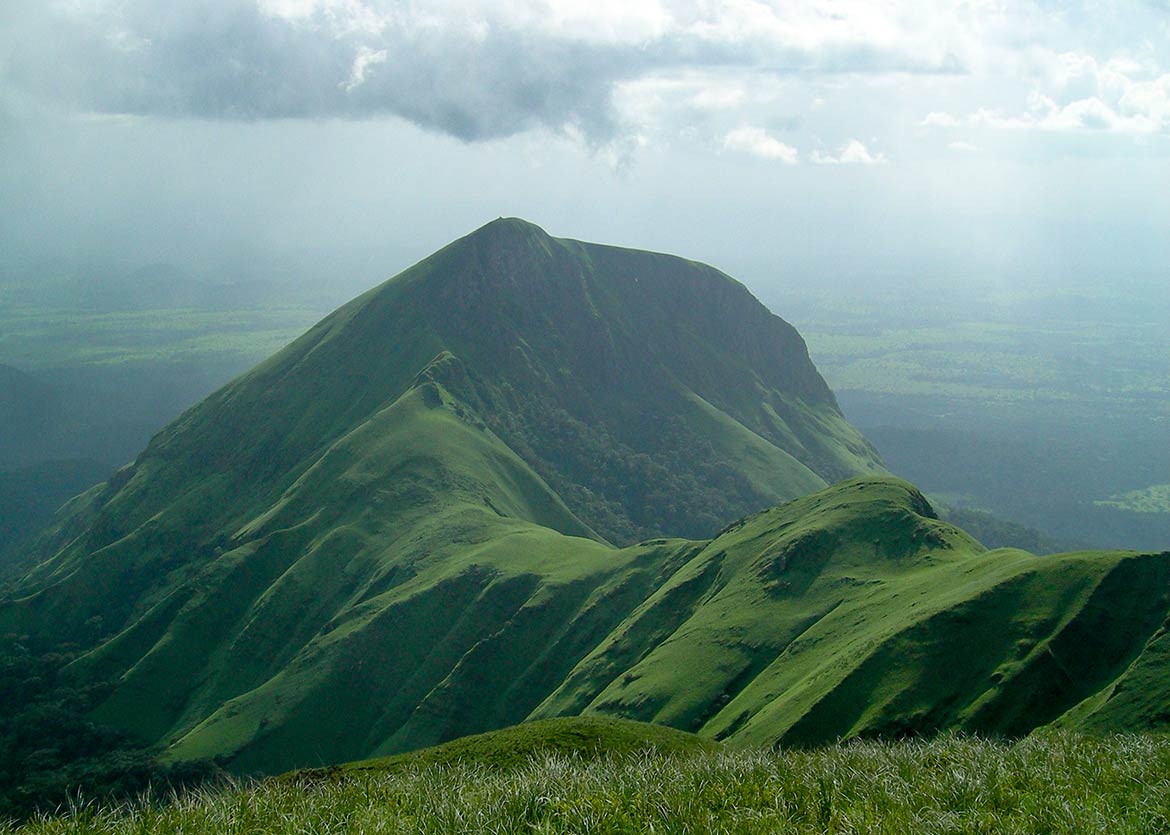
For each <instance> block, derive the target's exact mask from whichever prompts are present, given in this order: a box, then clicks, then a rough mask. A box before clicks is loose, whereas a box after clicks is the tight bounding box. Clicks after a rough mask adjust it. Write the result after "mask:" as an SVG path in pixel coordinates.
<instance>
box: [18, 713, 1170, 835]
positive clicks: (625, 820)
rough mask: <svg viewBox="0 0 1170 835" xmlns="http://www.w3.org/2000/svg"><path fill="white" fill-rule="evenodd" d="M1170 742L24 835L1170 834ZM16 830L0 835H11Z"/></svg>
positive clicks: (283, 797) (514, 791) (103, 823)
mask: <svg viewBox="0 0 1170 835" xmlns="http://www.w3.org/2000/svg"><path fill="white" fill-rule="evenodd" d="M1167 798H1170V741H1167V740H1166V739H1165V738H1160V737H1113V738H1107V739H1085V738H1079V737H1075V736H1067V735H1056V736H1048V737H1044V738H1037V739H1029V740H1025V741H1023V742H1018V743H1015V744H1005V743H997V742H990V741H984V740H978V739H969V738H962V737H955V736H945V737H942V738H938V739H935V740H932V741H929V742H924V741H911V742H900V743H893V744H891V743H878V742H863V743H852V744H848V745H843V746H835V747H830V748H825V749H821V750H817V751H806V752H802V751H783V752H780V753H770V754H769V753H756V752H745V751H722V750H719V751H711V752H694V753H681V754H679V753H664V752H661V751H649V752H643V753H635V754H618V755H611V756H605V757H601V758H593V757H578V756H572V755H568V754H565V753H561V752H555V753H544V754H538V755H536V756H533V757H532V758H531V759H528V760H526V761H524V762H519V763H516V764H514V765H511V766H510V767H503V768H501V767H496V766H495V765H494V764H493V763H491V762H490V761H488V762H486V763H484V762H477V761H475V760H474V759H473V758H472V759H469V760H467V761H460V762H455V763H443V764H430V763H428V764H423V763H422V762H419V763H415V764H412V765H410V766H408V767H404V768H393V769H360V770H338V771H335V772H332V773H330V774H329V775H315V776H312V777H311V778H309V779H304V780H300V781H297V780H290V779H287V778H282V779H276V780H268V781H265V782H262V783H258V784H256V783H243V784H241V785H238V786H236V787H233V788H228V789H220V790H203V791H197V792H193V793H184V794H181V795H179V796H177V797H174V798H171V799H168V798H165V797H164V798H160V800H159V801H158V802H147V803H138V804H127V805H123V806H114V807H111V806H98V805H95V804H92V803H91V804H85V803H81V804H75V805H74V806H73V807H72V808H71V809H70V810H68V811H66V812H64V813H63V814H60V815H57V816H49V817H42V818H38V819H35V820H32V821H30V822H28V823H27V824H26V825H25V826H23V827H16V828H12V829H9V830H8V831H9V832H12V833H21V834H22V835H52V833H77V835H83V834H84V833H94V835H97V833H110V835H116V834H120V833H126V835H129V833H137V832H151V833H156V835H170V833H176V835H177V833H180V832H182V833H187V835H192V834H194V835H199V833H207V834H208V835H212V833H214V834H215V835H219V833H224V832H269V833H294V832H316V833H322V835H328V833H342V832H345V833H352V832H413V833H456V832H458V833H489V832H490V833H517V835H520V833H531V832H547V833H566V832H596V833H602V832H604V833H615V835H616V833H646V832H663V833H700V832H701V833H708V832H721V833H737V835H741V834H742V835H751V834H752V833H761V835H763V833H768V834H769V835H771V833H775V832H786V833H787V832H791V833H797V834H799V833H808V835H813V834H814V833H815V834H816V835H821V834H822V833H856V834H857V835H917V833H927V832H929V833H934V835H974V833H996V835H1086V833H1109V835H1149V833H1154V832H1164V831H1166V830H1167V828H1168V827H1170V801H1168V800H1167ZM0 831H3V830H0Z"/></svg>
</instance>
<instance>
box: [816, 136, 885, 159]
mask: <svg viewBox="0 0 1170 835" xmlns="http://www.w3.org/2000/svg"><path fill="white" fill-rule="evenodd" d="M809 159H810V160H812V161H813V163H815V164H816V165H884V164H885V163H886V162H888V161H889V160H887V159H886V157H885V155H884V154H881V153H877V154H874V153H872V152H870V150H869V149H868V148H866V147H865V144H864V143H862V142H861V141H859V140H857V139H850V140H849V141H848V142H847V143H845V147H843V148H842V149H841V153H839V154H837V155H836V156H833V155H832V154H823V153H821V152H820V151H813V152H812V154H811V155H810V156H809Z"/></svg>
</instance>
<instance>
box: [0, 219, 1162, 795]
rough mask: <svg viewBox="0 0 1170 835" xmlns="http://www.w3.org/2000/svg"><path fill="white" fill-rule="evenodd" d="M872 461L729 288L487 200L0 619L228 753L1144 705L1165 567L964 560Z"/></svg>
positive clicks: (770, 323)
mask: <svg viewBox="0 0 1170 835" xmlns="http://www.w3.org/2000/svg"><path fill="white" fill-rule="evenodd" d="M875 470H877V471H880V465H879V464H878V462H877V459H876V457H875V455H874V453H873V451H872V449H871V448H870V447H869V446H868V444H867V443H866V442H865V441H864V439H863V438H861V436H860V435H858V434H857V433H856V432H855V431H854V430H853V429H852V428H851V427H849V425H848V424H847V423H846V422H845V420H844V418H842V417H841V415H840V412H839V411H838V410H837V408H836V405H835V402H834V400H833V397H832V395H831V393H830V392H829V391H828V389H827V387H826V386H825V385H824V382H823V381H822V380H821V378H820V377H819V375H818V374H817V373H816V370H815V369H814V368H813V367H812V365H811V363H809V361H808V357H807V354H806V352H805V350H804V345H803V342H802V341H801V340H800V337H799V336H798V335H796V333H795V331H793V330H792V329H791V328H790V327H789V326H787V325H786V324H785V323H783V322H782V321H781V320H779V319H777V318H776V317H774V316H772V315H771V314H770V313H768V312H767V311H766V310H765V309H764V308H763V307H762V306H760V305H759V303H758V302H756V301H755V300H754V299H753V298H752V297H751V296H750V294H748V293H747V291H746V290H744V288H743V287H741V286H740V285H738V284H737V283H735V282H734V281H732V280H731V279H729V278H727V277H726V276H723V275H722V274H720V273H718V272H716V271H714V270H712V269H711V268H709V267H704V266H702V265H697V264H693V263H691V262H686V261H682V260H681V259H676V258H671V257H668V256H658V255H652V254H648V253H638V252H631V251H628V250H617V249H613V248H609V247H599V246H593V245H586V244H579V243H577V242H573V241H560V240H556V239H552V238H549V237H548V236H546V235H544V233H543V232H541V231H540V230H539V229H536V227H533V226H531V225H529V224H525V223H523V222H521V221H498V222H496V223H493V224H490V225H489V226H488V227H485V228H484V229H482V230H480V231H479V232H476V233H474V234H473V235H471V236H469V237H467V238H465V239H462V240H461V241H458V242H456V243H454V244H452V245H451V246H449V247H447V248H446V249H444V250H442V251H440V252H439V253H437V254H436V255H435V256H433V257H432V258H430V259H427V260H426V261H424V262H422V263H421V264H419V265H418V266H416V267H415V268H412V269H411V270H409V271H407V272H406V273H404V274H402V275H401V276H399V277H397V278H396V279H393V280H391V281H390V282H388V283H386V284H385V285H383V286H381V287H379V288H376V289H375V290H372V291H370V292H369V293H367V294H366V295H364V296H362V297H360V298H358V299H356V300H355V301H354V302H352V303H351V304H349V305H347V306H346V307H344V308H342V309H340V310H339V311H337V312H336V313H335V314H333V315H332V316H330V317H328V318H327V319H325V320H324V321H322V322H321V323H320V324H319V325H317V326H316V327H315V328H313V329H312V330H311V331H309V332H308V333H307V334H306V335H305V336H304V337H302V338H301V339H300V340H298V341H297V342H295V343H293V344H292V345H291V346H289V348H287V349H286V350H284V351H282V352H281V353H279V354H277V355H276V356H274V357H273V358H272V359H270V360H268V361H267V362H265V363H263V364H262V365H260V366H258V367H257V368H256V369H254V370H253V371H252V372H250V373H249V374H247V375H245V376H244V377H241V378H240V379H239V380H237V381H235V382H234V383H232V384H230V385H229V386H227V387H225V388H224V389H222V390H220V391H219V392H217V393H216V394H214V395H212V396H211V397H209V398H208V399H207V400H206V401H204V402H203V403H202V404H200V405H199V406H197V407H195V408H193V409H192V410H190V411H189V412H187V413H186V414H185V415H183V416H182V417H181V418H179V419H178V420H177V421H176V422H174V423H173V424H172V425H170V426H169V427H167V428H166V429H165V430H163V432H161V433H160V434H159V435H158V436H157V437H156V438H155V439H154V440H153V441H152V442H151V444H150V446H149V447H148V448H147V449H146V450H145V451H144V452H143V453H142V454H141V455H140V456H138V458H137V460H136V461H135V462H134V463H133V464H132V465H130V466H129V467H127V468H125V469H124V470H122V471H120V472H119V473H118V474H117V475H116V476H115V477H114V478H113V479H112V480H111V481H110V482H109V483H108V484H106V485H105V486H103V487H99V488H96V489H94V490H91V491H90V492H89V493H87V494H84V495H83V496H81V497H79V498H77V499H76V500H74V501H73V502H72V503H71V504H70V506H68V507H67V508H66V510H65V512H64V513H62V514H61V515H60V516H59V517H58V519H57V522H56V526H55V528H54V529H52V530H50V531H48V532H46V533H45V534H44V535H43V536H42V537H41V539H40V540H39V543H40V546H39V547H41V548H42V549H43V551H42V552H41V553H42V560H41V562H39V563H38V564H37V565H36V567H35V568H33V569H32V570H31V571H30V572H29V573H28V574H27V575H26V576H25V577H24V578H23V580H22V581H21V583H20V584H19V585H18V586H17V588H16V591H15V596H14V597H12V598H10V599H8V600H5V601H0V634H8V633H16V634H27V635H29V636H30V643H31V644H33V645H36V644H37V643H38V642H39V643H40V645H42V646H45V647H48V646H52V645H54V644H56V643H57V642H60V641H62V640H67V641H75V642H77V643H79V644H81V645H82V646H83V647H87V648H89V649H90V651H89V652H88V653H86V654H85V655H83V656H82V657H81V658H80V659H79V660H77V661H76V662H74V664H73V668H72V669H73V672H74V673H75V674H76V675H77V676H78V677H79V679H80V680H83V681H94V680H98V681H110V682H113V683H114V688H113V691H112V695H110V697H109V698H108V699H107V700H106V701H105V702H104V704H102V705H101V707H100V708H99V709H98V710H97V714H96V717H95V718H97V719H98V720H100V721H103V722H107V723H110V724H113V725H115V726H118V727H120V728H124V729H126V730H128V731H131V732H132V733H134V734H136V735H137V736H138V737H139V738H140V739H141V740H142V741H143V742H146V743H152V744H155V743H157V744H159V745H161V746H162V747H163V748H164V749H165V751H166V753H167V756H169V757H171V758H173V759H187V758H202V757H213V756H214V757H219V758H221V760H222V761H223V762H224V763H225V764H226V765H227V766H228V767H229V768H231V769H233V770H235V771H238V772H248V771H253V770H260V771H268V772H272V771H282V770H285V769H288V768H292V767H296V766H312V765H320V764H328V763H337V762H344V761H350V760H355V759H360V758H367V757H372V756H387V755H392V754H395V753H399V752H403V751H408V750H411V749H416V748H420V747H425V746H429V745H434V744H436V743H441V742H444V741H447V740H450V739H453V738H455V737H459V736H463V735H466V734H471V733H477V732H482V731H488V730H491V729H494V728H499V727H502V726H505V725H511V724H515V723H517V722H520V721H522V720H524V719H527V718H537V717H555V716H561V715H573V714H587V715H612V716H623V717H628V718H634V719H642V720H652V721H654V722H657V723H660V724H665V725H671V726H674V727H677V728H682V729H685V730H689V731H695V732H698V733H699V734H700V735H701V736H703V737H705V738H710V739H732V740H742V741H744V742H749V743H752V744H764V743H772V742H775V741H777V740H779V741H781V742H784V743H802V744H803V743H814V742H822V741H827V740H832V739H835V738H837V737H839V736H846V737H848V736H856V735H870V734H884V735H899V734H906V733H916V732H929V731H933V730H937V729H942V728H950V727H960V728H968V729H973V730H979V731H995V732H1004V733H1010V734H1022V733H1027V732H1029V731H1031V730H1033V729H1034V728H1036V727H1038V726H1042V725H1045V724H1047V723H1049V722H1062V723H1065V724H1070V725H1073V726H1081V725H1092V726H1094V727H1104V728H1128V727H1148V726H1158V725H1160V724H1163V723H1164V721H1165V717H1164V715H1163V714H1162V713H1161V712H1160V711H1161V708H1160V707H1159V705H1160V704H1164V703H1165V702H1164V701H1161V702H1159V699H1160V698H1161V696H1160V694H1161V693H1162V692H1164V689H1165V688H1163V689H1159V688H1160V687H1162V685H1161V684H1160V682H1161V681H1162V680H1163V679H1164V678H1165V676H1164V675H1162V673H1161V672H1160V671H1161V670H1165V665H1164V664H1163V663H1162V660H1161V659H1162V655H1161V654H1160V653H1162V652H1163V651H1164V650H1163V644H1164V638H1163V637H1162V633H1161V631H1160V630H1161V629H1162V627H1163V624H1164V622H1165V620H1166V617H1167V607H1168V599H1167V588H1168V587H1170V583H1168V582H1167V581H1168V580H1170V555H1166V554H1162V555H1144V556H1143V555H1137V554H1123V553H1094V554H1075V555H1064V556H1056V557H1043V558H1040V557H1034V556H1032V555H1029V554H1025V553H1023V552H1018V551H995V552H986V551H985V550H984V549H983V548H982V547H981V546H980V545H979V544H978V543H977V542H975V541H974V540H973V539H971V538H970V537H969V536H967V535H966V534H964V533H963V532H961V531H959V530H958V529H956V528H954V527H952V526H949V525H947V524H945V523H942V522H940V521H938V520H937V519H936V518H934V513H933V511H932V509H931V508H930V506H929V504H928V503H927V502H926V500H925V499H924V498H923V497H922V495H921V494H920V493H919V492H918V491H917V490H915V489H914V488H913V487H912V486H910V485H909V484H906V483H905V482H901V481H898V480H896V479H892V478H889V477H885V476H883V475H880V474H877V475H872V474H871V475H863V476H859V477H856V478H854V479H852V480H846V481H843V482H840V483H836V484H834V485H833V486H831V487H826V486H825V482H826V481H835V480H836V479H838V478H839V477H840V476H844V475H856V474H858V473H865V472H870V471H875ZM817 488H820V489H819V490H818V489H817ZM812 490H817V492H813V493H811V495H806V496H804V497H803V498H798V499H795V500H794V501H791V502H789V503H787V504H783V505H781V506H779V507H775V508H774V509H772V510H767V511H764V512H759V513H756V514H755V515H752V516H749V517H747V518H745V519H743V520H742V521H741V522H738V523H735V524H733V525H731V526H730V527H728V528H727V529H725V530H724V531H723V532H722V533H719V534H718V535H717V536H714V538H710V539H708V538H692V539H669V538H661V537H655V538H650V539H646V540H644V541H642V542H640V543H637V544H632V545H626V546H625V547H617V545H616V544H615V543H614V540H620V539H621V538H622V537H621V536H619V534H622V533H623V532H625V534H629V533H630V532H633V531H643V532H644V531H645V530H647V529H654V530H657V529H658V528H665V529H668V530H677V531H678V532H680V533H687V534H690V535H691V536H695V531H710V532H711V533H714V530H713V529H714V528H715V527H717V526H716V525H714V524H713V523H712V521H711V520H714V519H715V518H719V517H722V518H723V519H725V520H726V519H729V518H734V517H735V514H733V513H731V512H729V509H731V508H739V509H740V511H742V510H743V509H745V508H752V509H755V508H758V507H763V506H766V505H769V504H773V503H774V502H775V501H777V500H779V499H784V498H792V497H794V496H798V495H802V494H806V493H809V491H812ZM675 523H678V524H679V528H677V529H676V528H672V527H671V526H672V525H673V524H675ZM708 535H709V534H708ZM618 544H620V543H618Z"/></svg>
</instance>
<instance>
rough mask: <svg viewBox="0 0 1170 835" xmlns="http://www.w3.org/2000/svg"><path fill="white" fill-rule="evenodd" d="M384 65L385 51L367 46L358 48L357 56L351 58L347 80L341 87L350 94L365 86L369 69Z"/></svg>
mask: <svg viewBox="0 0 1170 835" xmlns="http://www.w3.org/2000/svg"><path fill="white" fill-rule="evenodd" d="M385 63H386V50H384V49H378V50H373V49H370V48H369V47H368V46H359V47H358V50H357V54H356V55H354V56H353V66H352V67H351V68H350V71H349V80H348V81H346V82H345V83H344V84H343V85H342V86H343V87H344V89H345V92H347V93H352V92H353V91H354V90H355V89H356V88H358V87H360V86H361V85H363V84H365V82H366V73H367V72H368V71H369V68H370V67H373V66H377V65H378V64H385Z"/></svg>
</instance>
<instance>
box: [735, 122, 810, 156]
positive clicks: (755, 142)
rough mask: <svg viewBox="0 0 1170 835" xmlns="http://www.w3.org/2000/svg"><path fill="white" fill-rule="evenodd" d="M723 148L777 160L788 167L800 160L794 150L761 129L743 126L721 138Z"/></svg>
mask: <svg viewBox="0 0 1170 835" xmlns="http://www.w3.org/2000/svg"><path fill="white" fill-rule="evenodd" d="M723 147H724V148H727V149H728V150H732V151H742V152H744V153H747V154H752V155H753V156H757V157H760V158H762V159H774V160H779V161H780V162H784V163H787V164H788V165H796V163H797V161H798V160H799V158H800V154H799V152H798V151H797V150H796V149H795V148H793V147H792V146H791V145H785V144H784V143H783V142H781V141H780V140H779V139H775V138H773V137H771V136H769V135H768V132H767V131H766V130H764V129H763V128H755V127H746V126H745V127H740V128H736V129H735V130H733V131H729V132H728V134H727V135H726V136H725V137H723Z"/></svg>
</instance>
